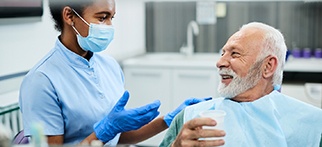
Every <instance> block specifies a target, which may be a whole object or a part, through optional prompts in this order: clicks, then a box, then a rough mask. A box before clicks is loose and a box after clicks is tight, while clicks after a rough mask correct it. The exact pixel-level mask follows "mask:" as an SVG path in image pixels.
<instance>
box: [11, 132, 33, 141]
mask: <svg viewBox="0 0 322 147" xmlns="http://www.w3.org/2000/svg"><path fill="white" fill-rule="evenodd" d="M24 135H25V134H24V131H23V130H21V131H19V132H18V133H17V134H16V136H15V137H14V138H13V140H12V144H28V143H29V139H28V137H25V136H24Z"/></svg>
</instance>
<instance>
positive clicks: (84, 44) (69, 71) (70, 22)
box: [19, 0, 203, 146]
mask: <svg viewBox="0 0 322 147" xmlns="http://www.w3.org/2000/svg"><path fill="white" fill-rule="evenodd" d="M50 9H51V14H52V17H53V20H54V21H55V27H56V29H57V30H58V31H60V32H61V34H60V35H59V37H58V38H57V40H56V44H55V46H54V48H53V49H52V50H51V51H50V52H49V53H48V54H47V55H46V56H45V57H44V58H43V59H42V60H40V61H39V62H38V63H37V64H36V65H35V66H34V67H33V68H32V69H31V70H30V71H29V73H28V74H27V75H26V77H25V79H24V80H23V83H22V85H21V89H20V97H19V103H20V108H21V112H22V115H23V123H24V132H25V136H31V135H32V134H31V132H32V126H33V125H34V124H41V125H42V126H43V128H44V134H45V135H46V136H47V138H48V143H49V144H78V143H90V142H91V141H93V140H100V141H102V142H103V143H106V144H107V145H111V146H115V145H116V144H118V143H120V144H132V143H137V142H140V141H143V140H145V139H147V138H149V137H152V136H154V135H155V134H157V133H159V132H161V131H163V130H165V129H166V128H168V126H169V125H170V123H171V121H172V119H173V118H174V117H175V115H176V114H177V113H178V112H179V111H181V110H182V109H183V108H184V107H185V106H187V105H191V104H194V103H198V102H200V101H203V99H188V100H186V101H185V102H184V103H183V104H182V105H180V106H179V107H178V108H177V109H176V110H174V111H173V112H170V113H168V114H167V115H165V116H164V117H159V118H156V119H155V117H156V116H157V115H158V114H159V112H158V108H159V106H160V102H159V101H154V102H152V103H150V104H148V105H145V106H142V107H140V108H135V109H129V110H127V109H124V106H125V104H126V103H127V100H128V98H129V93H128V92H127V91H125V89H124V77H123V73H122V70H121V68H120V66H119V64H118V63H117V62H116V61H115V60H114V59H113V58H112V57H110V56H107V55H101V54H98V53H97V52H100V51H103V50H105V49H106V48H107V47H108V45H109V43H110V42H111V41H112V40H113V36H114V28H113V26H112V18H113V17H114V15H115V1H114V0H50Z"/></svg>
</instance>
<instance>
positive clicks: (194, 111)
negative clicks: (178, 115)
mask: <svg viewBox="0 0 322 147" xmlns="http://www.w3.org/2000/svg"><path fill="white" fill-rule="evenodd" d="M223 100H224V98H213V99H212V100H208V101H204V102H200V103H198V104H194V105H191V106H188V107H186V108H185V110H184V122H187V121H189V120H190V119H193V118H195V117H198V115H199V113H200V112H202V111H204V110H210V109H216V108H217V107H218V106H219V105H220V104H221V103H222V101H223Z"/></svg>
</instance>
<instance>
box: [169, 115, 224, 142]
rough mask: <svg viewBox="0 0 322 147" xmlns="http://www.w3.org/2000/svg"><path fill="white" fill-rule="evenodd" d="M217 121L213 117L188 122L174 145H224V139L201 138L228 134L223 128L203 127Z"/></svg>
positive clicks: (213, 124)
mask: <svg viewBox="0 0 322 147" xmlns="http://www.w3.org/2000/svg"><path fill="white" fill-rule="evenodd" d="M216 124H217V123H216V121H215V120H213V119H211V118H195V119H192V120H190V121H188V122H186V123H185V124H184V125H183V127H182V129H181V131H180V133H179V134H178V136H177V138H176V139H175V140H174V142H173V143H172V145H171V146H172V147H193V146H198V147H206V146H220V145H224V144H225V141H224V140H223V139H218V140H199V139H200V138H208V137H223V136H225V135H226V133H225V131H223V130H212V129H211V130H210V129H202V126H215V125H216Z"/></svg>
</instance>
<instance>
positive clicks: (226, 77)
mask: <svg viewBox="0 0 322 147" xmlns="http://www.w3.org/2000/svg"><path fill="white" fill-rule="evenodd" d="M220 76H221V78H222V79H223V80H226V79H232V78H234V77H233V76H231V75H220Z"/></svg>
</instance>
